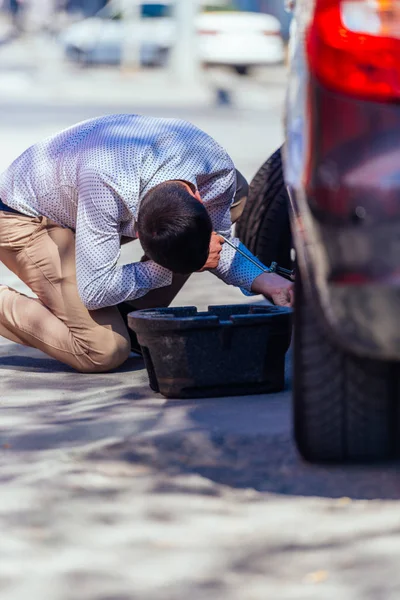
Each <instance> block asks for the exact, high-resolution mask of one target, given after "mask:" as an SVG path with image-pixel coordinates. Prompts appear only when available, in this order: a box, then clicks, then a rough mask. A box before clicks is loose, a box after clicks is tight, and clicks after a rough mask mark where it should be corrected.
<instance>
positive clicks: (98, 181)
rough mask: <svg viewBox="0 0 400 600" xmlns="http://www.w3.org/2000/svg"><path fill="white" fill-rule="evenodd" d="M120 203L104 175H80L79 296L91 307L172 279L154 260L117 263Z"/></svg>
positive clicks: (137, 295)
mask: <svg viewBox="0 0 400 600" xmlns="http://www.w3.org/2000/svg"><path fill="white" fill-rule="evenodd" d="M122 212H123V203H122V201H121V199H120V198H119V196H118V194H117V192H116V191H115V189H114V187H113V186H112V184H111V183H110V182H109V181H107V178H106V177H105V176H103V175H101V174H99V173H96V172H93V171H86V172H85V173H84V174H83V175H81V177H80V182H79V199H78V214H77V225H76V275H77V284H78V291H79V295H80V297H81V299H82V302H83V303H84V305H85V306H86V307H87V308H88V309H89V310H97V309H99V308H104V307H106V306H115V305H117V304H119V303H120V302H124V301H126V300H134V299H135V298H140V297H141V296H144V295H145V294H147V292H149V291H150V290H152V289H155V288H160V287H164V286H167V285H169V284H170V283H172V273H171V271H169V270H168V269H165V268H164V267H161V266H159V265H157V264H156V263H154V262H153V261H146V262H139V263H132V264H128V265H122V266H118V265H117V263H118V259H119V257H120V253H121V243H120V232H119V225H120V223H121V220H122V218H123V215H122Z"/></svg>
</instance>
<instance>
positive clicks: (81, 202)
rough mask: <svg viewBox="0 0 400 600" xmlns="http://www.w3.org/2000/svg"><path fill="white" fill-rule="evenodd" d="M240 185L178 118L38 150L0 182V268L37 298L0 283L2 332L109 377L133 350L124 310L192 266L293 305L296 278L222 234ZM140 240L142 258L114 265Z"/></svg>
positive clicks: (94, 123)
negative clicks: (264, 265) (266, 265)
mask: <svg viewBox="0 0 400 600" xmlns="http://www.w3.org/2000/svg"><path fill="white" fill-rule="evenodd" d="M237 179H238V181H239V185H238V186H237V183H236V181H237ZM237 188H238V190H237ZM244 188H245V182H243V178H241V177H240V176H239V175H237V172H236V170H235V168H234V165H233V163H232V160H231V159H230V157H229V156H228V155H227V153H226V152H225V151H224V150H223V149H222V148H221V147H220V146H219V145H218V144H217V143H216V142H215V141H214V140H213V139H212V138H211V137H210V136H208V135H207V134H206V133H204V132H203V131H201V130H199V129H198V128H197V127H195V126H193V125H191V124H189V123H186V122H184V121H180V120H174V119H155V118H149V117H142V116H138V115H111V116H106V117H102V118H98V119H92V120H89V121H85V122H83V123H80V124H78V125H76V126H74V127H71V128H69V129H67V130H65V131H62V132H61V133H59V134H57V135H55V136H53V137H51V138H49V139H47V140H45V141H43V142H41V143H38V144H36V145H34V146H32V147H31V148H29V149H28V150H27V151H26V152H24V153H23V154H22V155H21V156H20V157H19V158H17V160H16V161H14V163H13V164H12V165H11V166H10V167H9V168H8V169H7V170H6V171H5V172H4V173H3V174H2V175H1V176H0V199H1V202H2V203H1V204H0V261H1V262H3V263H4V265H6V267H8V268H9V269H10V270H11V271H13V272H14V273H15V274H16V275H17V276H18V277H19V278H20V279H21V280H22V281H23V282H24V283H25V284H26V285H28V286H29V288H30V289H31V290H32V291H33V292H34V293H35V295H36V296H37V298H28V297H27V296H24V295H23V294H20V293H18V292H16V291H15V290H12V289H10V288H8V287H7V286H5V285H1V278H0V335H2V336H4V337H6V338H8V339H9V340H12V341H14V342H17V343H20V344H25V345H28V346H32V347H35V348H39V349H40V350H42V351H44V352H46V353H47V354H48V355H50V356H52V357H54V358H56V359H58V360H59V361H61V362H63V363H65V364H67V365H69V366H71V367H73V368H74V369H76V370H78V371H81V372H104V371H108V370H111V369H114V368H116V367H118V366H120V365H121V364H122V363H123V362H124V361H125V360H126V359H127V357H128V356H129V353H130V348H131V344H130V337H129V332H128V330H127V327H126V324H125V323H124V320H123V318H122V316H121V312H120V311H119V310H118V308H117V306H118V305H121V304H122V303H125V302H127V301H129V303H130V306H132V310H134V309H135V308H136V309H137V308H144V307H156V306H167V305H168V304H170V302H171V301H172V300H173V298H174V297H175V295H176V294H177V293H178V291H179V290H180V289H181V287H182V285H183V284H184V282H185V281H186V280H187V278H188V276H189V274H190V273H192V272H194V271H198V270H202V269H203V270H204V269H209V270H211V271H212V272H213V273H214V274H215V275H216V276H217V277H220V278H221V279H222V280H224V281H225V282H226V283H228V284H232V285H236V286H239V287H241V288H242V289H243V291H244V292H245V293H249V294H250V293H256V294H264V295H265V296H266V297H268V298H271V299H272V300H273V301H274V302H275V303H276V304H281V305H285V306H286V305H288V306H290V305H291V304H292V301H293V290H292V284H291V283H290V282H288V281H286V280H285V279H283V278H281V277H279V276H278V275H275V274H270V273H260V270H259V269H257V267H255V266H253V265H252V264H251V263H249V262H248V261H246V259H244V258H243V257H241V256H240V255H239V254H238V253H236V252H235V250H233V249H232V248H231V247H230V246H228V245H227V244H225V245H223V243H222V242H223V240H222V238H221V237H220V236H219V235H218V234H217V233H216V232H219V233H222V235H224V236H230V229H231V220H232V219H231V208H232V207H233V208H232V211H233V212H234V211H235V210H237V209H238V207H239V209H240V203H241V199H242V197H243V195H245V193H246V190H245V189H244ZM233 220H235V218H233ZM135 238H139V239H140V241H141V244H142V247H143V249H144V251H145V255H146V256H145V257H144V258H143V259H142V261H141V262H139V263H133V264H128V265H123V266H119V265H118V264H117V262H118V258H119V256H120V248H121V243H123V242H124V241H125V240H127V239H135ZM234 243H235V244H239V241H238V240H235V241H234Z"/></svg>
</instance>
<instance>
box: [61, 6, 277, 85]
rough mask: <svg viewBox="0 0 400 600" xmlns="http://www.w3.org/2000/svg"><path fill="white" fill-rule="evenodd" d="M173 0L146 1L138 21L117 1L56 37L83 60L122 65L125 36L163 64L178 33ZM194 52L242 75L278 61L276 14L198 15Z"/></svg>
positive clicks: (151, 62)
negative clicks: (130, 18) (129, 17)
mask: <svg viewBox="0 0 400 600" xmlns="http://www.w3.org/2000/svg"><path fill="white" fill-rule="evenodd" d="M172 11H173V2H172V1H170V2H157V1H156V0H154V1H151V0H150V1H147V2H144V3H141V5H140V18H139V19H138V20H137V22H133V21H128V20H125V19H123V18H122V14H121V11H120V10H119V9H118V5H117V4H115V3H112V2H111V3H109V4H107V6H105V7H104V8H103V9H102V10H100V11H99V12H98V13H97V14H96V15H95V16H93V17H91V18H87V19H85V20H83V21H80V22H79V23H74V24H72V25H70V26H69V27H68V28H66V29H65V30H64V31H63V32H62V34H61V36H60V41H61V43H62V45H63V47H64V49H65V53H66V56H67V57H68V58H70V59H71V60H74V61H78V62H79V63H81V64H85V65H89V64H111V65H113V64H120V63H121V60H122V53H123V47H124V43H125V40H126V39H127V38H129V39H132V40H136V42H137V43H138V44H139V45H140V62H141V64H142V65H143V66H163V65H165V64H166V61H167V60H168V54H169V51H170V49H171V47H172V46H173V44H174V40H175V39H176V36H177V35H178V31H177V26H176V23H175V21H174V19H173V15H172ZM196 33H197V36H198V47H197V51H198V54H199V59H200V61H201V63H202V64H204V65H208V66H210V65H217V66H230V67H233V68H234V69H235V70H236V71H237V72H238V73H240V74H246V73H247V72H248V70H249V69H250V68H251V67H254V66H260V65H269V64H279V63H282V62H283V60H284V57H285V50H284V42H283V38H282V34H281V26H280V23H279V21H278V19H277V18H276V17H274V16H272V15H266V14H258V13H253V12H239V11H218V12H205V13H202V14H199V15H198V17H197V19H196Z"/></svg>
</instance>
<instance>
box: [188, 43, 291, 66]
mask: <svg viewBox="0 0 400 600" xmlns="http://www.w3.org/2000/svg"><path fill="white" fill-rule="evenodd" d="M260 37H261V36H260ZM199 56H200V59H201V61H202V62H204V63H206V64H210V65H235V66H236V65H243V66H253V65H254V66H257V65H267V64H277V63H281V62H283V61H284V58H285V50H284V43H283V40H282V38H281V37H280V36H271V38H267V37H266V38H265V39H263V38H261V39H260V40H259V41H255V40H254V39H253V38H246V37H244V38H243V40H241V39H240V38H232V36H215V39H214V38H213V37H210V39H202V40H201V41H200V45H199Z"/></svg>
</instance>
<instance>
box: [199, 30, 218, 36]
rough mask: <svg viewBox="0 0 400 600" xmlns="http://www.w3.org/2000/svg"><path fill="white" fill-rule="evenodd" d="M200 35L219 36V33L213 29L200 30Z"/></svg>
mask: <svg viewBox="0 0 400 600" xmlns="http://www.w3.org/2000/svg"><path fill="white" fill-rule="evenodd" d="M198 33H199V34H200V35H218V31H214V30H213V29H199V31H198Z"/></svg>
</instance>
